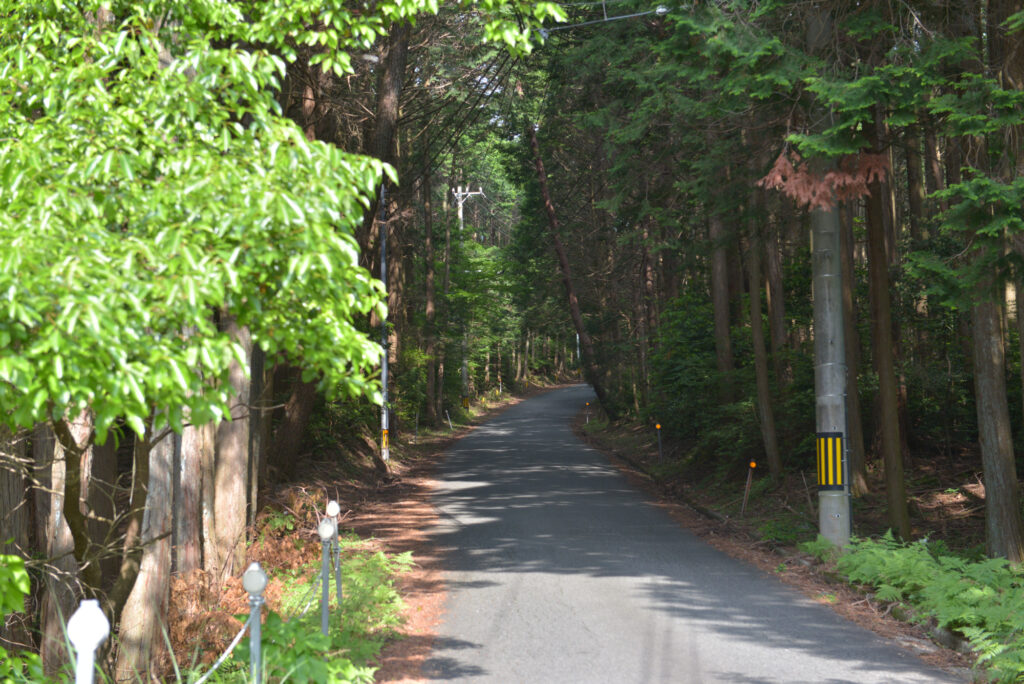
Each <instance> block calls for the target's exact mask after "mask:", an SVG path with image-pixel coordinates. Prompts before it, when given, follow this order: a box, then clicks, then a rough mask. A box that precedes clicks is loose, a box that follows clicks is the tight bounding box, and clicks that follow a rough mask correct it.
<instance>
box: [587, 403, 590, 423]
mask: <svg viewBox="0 0 1024 684" xmlns="http://www.w3.org/2000/svg"><path fill="white" fill-rule="evenodd" d="M587 425H590V402H589V401H588V402H587Z"/></svg>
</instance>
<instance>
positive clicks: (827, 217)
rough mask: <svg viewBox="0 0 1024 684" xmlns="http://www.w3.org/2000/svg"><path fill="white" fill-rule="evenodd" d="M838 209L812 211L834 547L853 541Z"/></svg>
mask: <svg viewBox="0 0 1024 684" xmlns="http://www.w3.org/2000/svg"><path fill="white" fill-rule="evenodd" d="M839 237H840V235H839V210H838V209H836V208H832V209H815V210H813V211H812V212H811V242H812V272H813V284H814V395H815V404H816V412H815V413H816V428H817V434H816V437H817V440H816V442H817V447H818V449H817V452H818V459H817V461H818V503H819V506H818V526H819V529H820V531H821V535H822V536H823V537H825V538H826V539H828V540H829V541H830V542H832V543H833V544H835V545H836V546H845V545H846V544H847V543H849V541H850V525H851V521H850V489H849V482H848V481H847V478H846V463H845V461H846V456H845V449H844V447H845V443H846V439H845V432H846V400H845V399H846V358H845V350H844V338H843V309H842V303H843V300H842V282H843V279H842V270H841V265H840V264H841V259H840V248H839V244H840V243H839Z"/></svg>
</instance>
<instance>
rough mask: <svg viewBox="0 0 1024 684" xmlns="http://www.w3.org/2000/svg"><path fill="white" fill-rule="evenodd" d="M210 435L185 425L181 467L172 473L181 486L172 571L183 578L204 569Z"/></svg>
mask: <svg viewBox="0 0 1024 684" xmlns="http://www.w3.org/2000/svg"><path fill="white" fill-rule="evenodd" d="M210 432H211V429H209V428H207V427H206V426H201V425H200V426H197V425H188V426H186V427H185V429H184V431H182V433H181V438H180V445H181V446H180V449H181V451H180V456H179V459H180V467H179V468H178V469H177V472H176V473H175V478H176V479H177V480H178V481H179V483H180V484H179V486H178V487H177V488H176V489H177V493H178V496H177V498H176V500H175V502H174V510H175V535H174V536H175V542H176V545H175V548H174V570H175V571H176V572H178V573H181V574H182V575H187V574H188V573H190V572H192V571H193V570H198V569H199V568H201V567H202V566H203V489H204V488H205V489H209V488H211V487H212V484H213V483H212V481H207V480H204V479H203V461H204V459H206V458H207V457H206V452H207V451H208V450H209V451H210V452H211V453H212V451H213V444H212V442H211V441H210V439H209V434H210Z"/></svg>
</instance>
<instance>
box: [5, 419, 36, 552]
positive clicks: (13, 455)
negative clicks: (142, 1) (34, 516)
mask: <svg viewBox="0 0 1024 684" xmlns="http://www.w3.org/2000/svg"><path fill="white" fill-rule="evenodd" d="M28 463H29V461H28V456H27V451H26V449H25V436H24V435H12V434H11V433H10V432H9V431H8V430H7V428H5V427H0V553H2V554H13V555H18V556H21V557H22V558H28V557H29V555H30V553H29V552H30V548H29V536H30V521H31V515H30V508H29V501H28V498H27V497H26V494H27V489H28V478H27V475H28Z"/></svg>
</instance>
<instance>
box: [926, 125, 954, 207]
mask: <svg viewBox="0 0 1024 684" xmlns="http://www.w3.org/2000/svg"><path fill="white" fill-rule="evenodd" d="M924 157H925V188H926V190H927V191H928V194H932V193H934V192H938V191H940V190H945V189H946V180H945V178H944V176H943V175H942V162H941V161H940V160H939V142H938V139H937V136H936V135H935V126H934V124H933V123H932V121H931V120H930V119H926V120H925V123H924ZM939 210H940V211H948V210H949V201H948V200H940V201H939Z"/></svg>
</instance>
